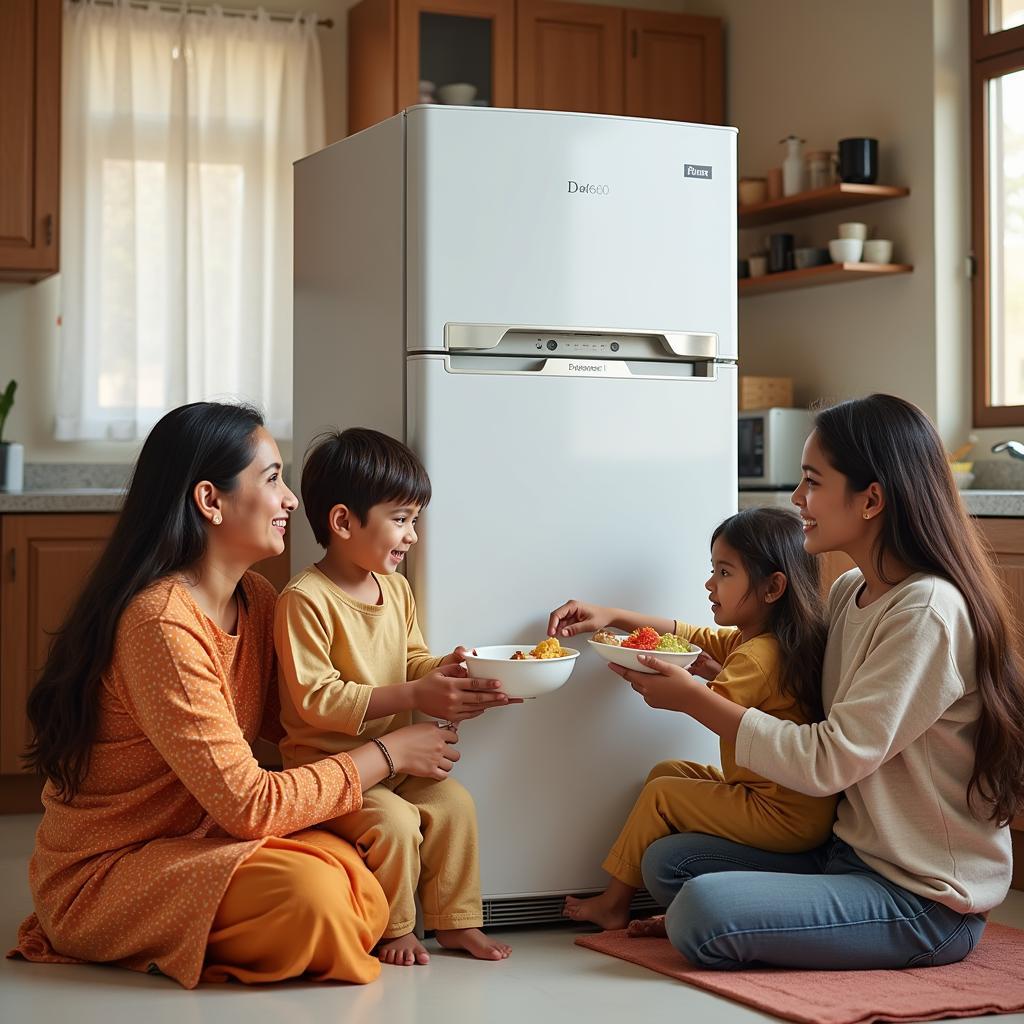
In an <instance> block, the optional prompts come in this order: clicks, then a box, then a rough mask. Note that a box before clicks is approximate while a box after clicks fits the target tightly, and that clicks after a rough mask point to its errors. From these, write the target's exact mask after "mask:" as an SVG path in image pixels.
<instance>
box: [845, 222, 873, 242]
mask: <svg viewBox="0 0 1024 1024" xmlns="http://www.w3.org/2000/svg"><path fill="white" fill-rule="evenodd" d="M839 237H840V238H856V239H858V240H859V241H861V242H863V241H864V240H865V239H866V238H867V237H868V226H867V224H861V223H860V222H859V221H850V222H849V223H847V224H840V225H839Z"/></svg>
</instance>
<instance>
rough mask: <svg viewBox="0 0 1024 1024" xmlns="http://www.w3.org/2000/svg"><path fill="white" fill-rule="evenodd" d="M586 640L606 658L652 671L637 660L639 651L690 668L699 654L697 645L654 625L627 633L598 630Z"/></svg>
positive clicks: (632, 667) (617, 663)
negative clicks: (660, 629)
mask: <svg viewBox="0 0 1024 1024" xmlns="http://www.w3.org/2000/svg"><path fill="white" fill-rule="evenodd" d="M587 642H588V643H589V644H590V646H591V647H592V648H593V649H594V650H595V651H596V652H597V653H598V654H599V655H600V656H601V657H602V658H604V660H605V661H609V662H611V663H612V664H613V665H622V667H623V668H631V669H634V670H635V671H637V672H653V671H654V669H652V668H648V667H647V666H646V665H644V664H643V663H642V662H641V661H640V655H641V654H653V655H654V657H656V658H661V660H662V661H667V662H668V663H669V664H670V665H678V666H679V667H680V668H689V667H690V666H691V665H692V664H693V663H694V662H695V661H696V660H697V658H698V657H699V656H700V653H701V650H700V648H699V647H697V646H695V645H694V644H691V643H689V642H687V641H686V640H684V639H683V638H682V637H679V636H675V634H673V633H659V632H658V631H657V630H656V629H654V627H653V626H643V627H641V628H640V629H634V630H633V632H632V633H630V634H628V635H626V634H625V633H611V632H608V631H606V630H600V631H599V632H597V633H595V634H594V637H593V639H592V640H588V641H587Z"/></svg>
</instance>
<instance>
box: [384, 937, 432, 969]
mask: <svg viewBox="0 0 1024 1024" xmlns="http://www.w3.org/2000/svg"><path fill="white" fill-rule="evenodd" d="M377 958H378V959H379V960H380V961H381V963H385V964H394V965H395V966H396V967H413V966H415V965H416V964H429V963H430V954H429V953H428V952H427V949H426V947H425V946H424V945H423V943H422V942H420V940H419V939H417V938H416V936H415V935H413V933H412V932H409V933H408V934H407V935H399V936H398V938H396V939H382V940H381V942H380V943H379V944H378V946H377Z"/></svg>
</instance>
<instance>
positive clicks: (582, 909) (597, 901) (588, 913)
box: [562, 892, 629, 931]
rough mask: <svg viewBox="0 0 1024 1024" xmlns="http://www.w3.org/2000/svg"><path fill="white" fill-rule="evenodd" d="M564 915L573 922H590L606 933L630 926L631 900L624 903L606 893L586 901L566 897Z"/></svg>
mask: <svg viewBox="0 0 1024 1024" xmlns="http://www.w3.org/2000/svg"><path fill="white" fill-rule="evenodd" d="M562 914H563V915H564V916H565V917H568V918H571V919H572V920H573V921H589V922H590V923H591V924H596V925H597V926H598V927H599V928H604V930H605V931H613V930H615V929H616V928H625V927H626V925H627V924H629V900H627V901H626V902H625V903H623V902H622V901H621V900H616V899H614V898H613V897H612V896H610V895H609V894H608V893H606V892H603V893H601V894H600V895H598V896H591V897H590V898H589V899H585V900H581V899H577V898H576V897H575V896H566V897H565V906H564V907H563V908H562Z"/></svg>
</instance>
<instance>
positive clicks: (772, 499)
mask: <svg viewBox="0 0 1024 1024" xmlns="http://www.w3.org/2000/svg"><path fill="white" fill-rule="evenodd" d="M791 493H792V492H791V491H740V502H739V507H740V508H758V507H763V506H765V505H775V506H780V507H782V508H793V507H794V506H793V502H792V501H791V499H790V495H791ZM960 494H961V495H962V497H963V499H964V505H965V507H966V508H967V511H968V513H969V514H970V515H972V516H991V517H995V518H1008V519H1017V518H1024V491H961V492H960Z"/></svg>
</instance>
